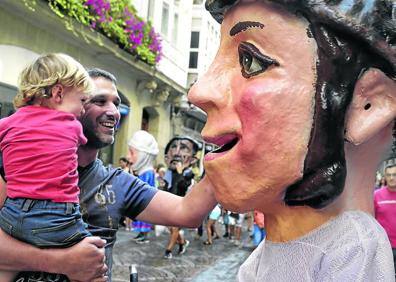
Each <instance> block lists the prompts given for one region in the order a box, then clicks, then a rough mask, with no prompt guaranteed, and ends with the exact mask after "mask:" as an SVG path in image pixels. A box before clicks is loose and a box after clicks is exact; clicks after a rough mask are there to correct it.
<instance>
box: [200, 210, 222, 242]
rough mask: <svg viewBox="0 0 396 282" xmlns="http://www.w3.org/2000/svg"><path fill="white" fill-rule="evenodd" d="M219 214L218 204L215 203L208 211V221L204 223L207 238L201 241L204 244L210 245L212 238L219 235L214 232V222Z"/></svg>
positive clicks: (216, 237)
mask: <svg viewBox="0 0 396 282" xmlns="http://www.w3.org/2000/svg"><path fill="white" fill-rule="evenodd" d="M220 216H221V209H220V207H219V205H216V206H215V208H214V209H213V210H212V211H211V212H210V214H209V218H208V221H207V223H206V234H207V235H208V239H207V240H206V241H205V242H203V244H204V245H212V243H213V240H212V239H218V238H219V235H218V234H217V232H216V222H217V220H218V219H219V218H220Z"/></svg>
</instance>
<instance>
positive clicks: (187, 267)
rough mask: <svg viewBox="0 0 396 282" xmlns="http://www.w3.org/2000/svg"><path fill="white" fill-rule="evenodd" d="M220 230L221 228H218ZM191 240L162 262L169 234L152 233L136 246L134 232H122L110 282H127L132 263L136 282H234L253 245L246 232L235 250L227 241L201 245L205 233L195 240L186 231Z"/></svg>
mask: <svg viewBox="0 0 396 282" xmlns="http://www.w3.org/2000/svg"><path fill="white" fill-rule="evenodd" d="M217 230H221V232H220V233H222V232H223V231H222V230H223V228H222V226H218V228H217ZM185 235H186V239H187V240H189V241H190V246H189V247H188V249H187V251H186V253H185V254H183V255H181V256H178V255H177V254H176V253H177V247H175V250H174V255H173V258H172V259H164V258H163V255H164V251H165V246H166V244H167V242H168V233H163V234H162V235H160V236H159V237H155V235H154V232H151V237H150V243H144V244H137V243H135V242H134V241H133V238H134V236H136V233H132V232H127V231H124V230H121V231H119V232H118V240H117V243H116V245H115V249H114V266H113V281H114V282H121V281H124V282H129V269H128V266H129V265H131V264H136V265H137V270H138V275H139V282H143V281H158V282H159V281H166V282H171V281H172V282H173V281H175V282H176V281H177V282H187V281H188V282H220V281H221V282H228V281H235V277H236V273H237V270H238V267H239V265H240V264H241V263H242V262H243V261H244V260H245V259H246V258H247V256H248V255H249V254H250V252H251V251H252V250H253V249H252V243H251V240H250V238H249V237H248V234H247V232H246V231H244V236H243V240H242V245H241V246H239V247H237V246H235V245H234V244H232V243H231V242H230V240H228V239H223V238H221V239H217V240H214V243H213V245H211V246H206V245H203V241H204V239H206V234H204V235H203V238H201V239H194V237H195V232H194V231H192V230H186V231H185Z"/></svg>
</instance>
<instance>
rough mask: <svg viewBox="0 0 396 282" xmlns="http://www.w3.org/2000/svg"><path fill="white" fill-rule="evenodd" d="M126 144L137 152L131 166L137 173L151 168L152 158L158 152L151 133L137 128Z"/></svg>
mask: <svg viewBox="0 0 396 282" xmlns="http://www.w3.org/2000/svg"><path fill="white" fill-rule="evenodd" d="M128 146H129V147H132V148H134V149H136V150H137V151H138V152H139V153H138V158H137V161H136V162H135V163H134V164H132V167H131V168H132V170H133V171H134V172H135V173H137V175H141V174H143V173H144V172H146V171H148V170H152V169H153V163H154V160H155V159H156V158H157V155H158V152H159V149H158V143H157V141H156V140H155V138H154V136H153V135H151V134H150V133H148V132H147V131H144V130H138V131H136V132H135V133H134V134H133V135H132V137H131V139H130V140H129V142H128Z"/></svg>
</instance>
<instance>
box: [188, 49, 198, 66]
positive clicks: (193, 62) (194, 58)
mask: <svg viewBox="0 0 396 282" xmlns="http://www.w3.org/2000/svg"><path fill="white" fill-rule="evenodd" d="M188 67H189V68H190V69H196V68H197V67H198V52H196V51H192V52H190V63H189V64H188Z"/></svg>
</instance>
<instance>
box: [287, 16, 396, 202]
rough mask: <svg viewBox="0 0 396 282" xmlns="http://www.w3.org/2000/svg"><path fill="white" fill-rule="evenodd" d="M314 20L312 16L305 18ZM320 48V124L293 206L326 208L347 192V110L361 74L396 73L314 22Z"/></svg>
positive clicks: (290, 197)
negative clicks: (376, 70) (345, 154)
mask: <svg viewBox="0 0 396 282" xmlns="http://www.w3.org/2000/svg"><path fill="white" fill-rule="evenodd" d="M305 17H306V18H308V20H309V16H307V15H305ZM310 31H311V32H312V35H313V37H314V38H315V40H316V42H317V45H318V62H317V83H316V95H315V100H316V101H315V113H314V123H313V127H312V131H311V139H310V142H309V145H308V153H307V157H306V159H305V163H304V174H303V178H302V179H301V180H300V181H298V182H297V183H295V184H293V185H291V186H290V187H288V188H287V190H286V193H285V197H284V201H285V203H286V204H287V205H291V206H300V205H308V206H310V207H313V208H323V207H325V206H327V205H328V204H330V203H331V202H332V201H333V200H334V199H335V198H336V197H338V196H339V195H340V194H341V192H342V191H343V188H344V184H345V177H346V165H345V156H344V142H345V140H344V130H345V128H344V124H345V112H346V110H347V107H348V105H349V103H350V101H351V99H352V94H353V90H354V86H355V84H356V82H357V80H358V78H359V76H360V75H361V74H362V73H363V72H364V71H365V70H367V69H369V68H370V67H375V68H379V69H381V70H383V71H384V72H385V73H387V74H388V75H390V74H391V73H392V67H391V66H390V65H389V64H388V63H387V62H386V61H385V60H384V59H383V58H381V57H379V56H378V55H376V54H373V53H372V52H371V51H370V50H368V49H365V48H362V46H360V45H359V43H358V42H354V41H350V40H348V39H346V35H343V34H342V33H341V32H340V31H337V32H335V31H334V30H332V29H331V28H329V27H327V26H324V25H321V24H315V23H312V22H311V24H310Z"/></svg>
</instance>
